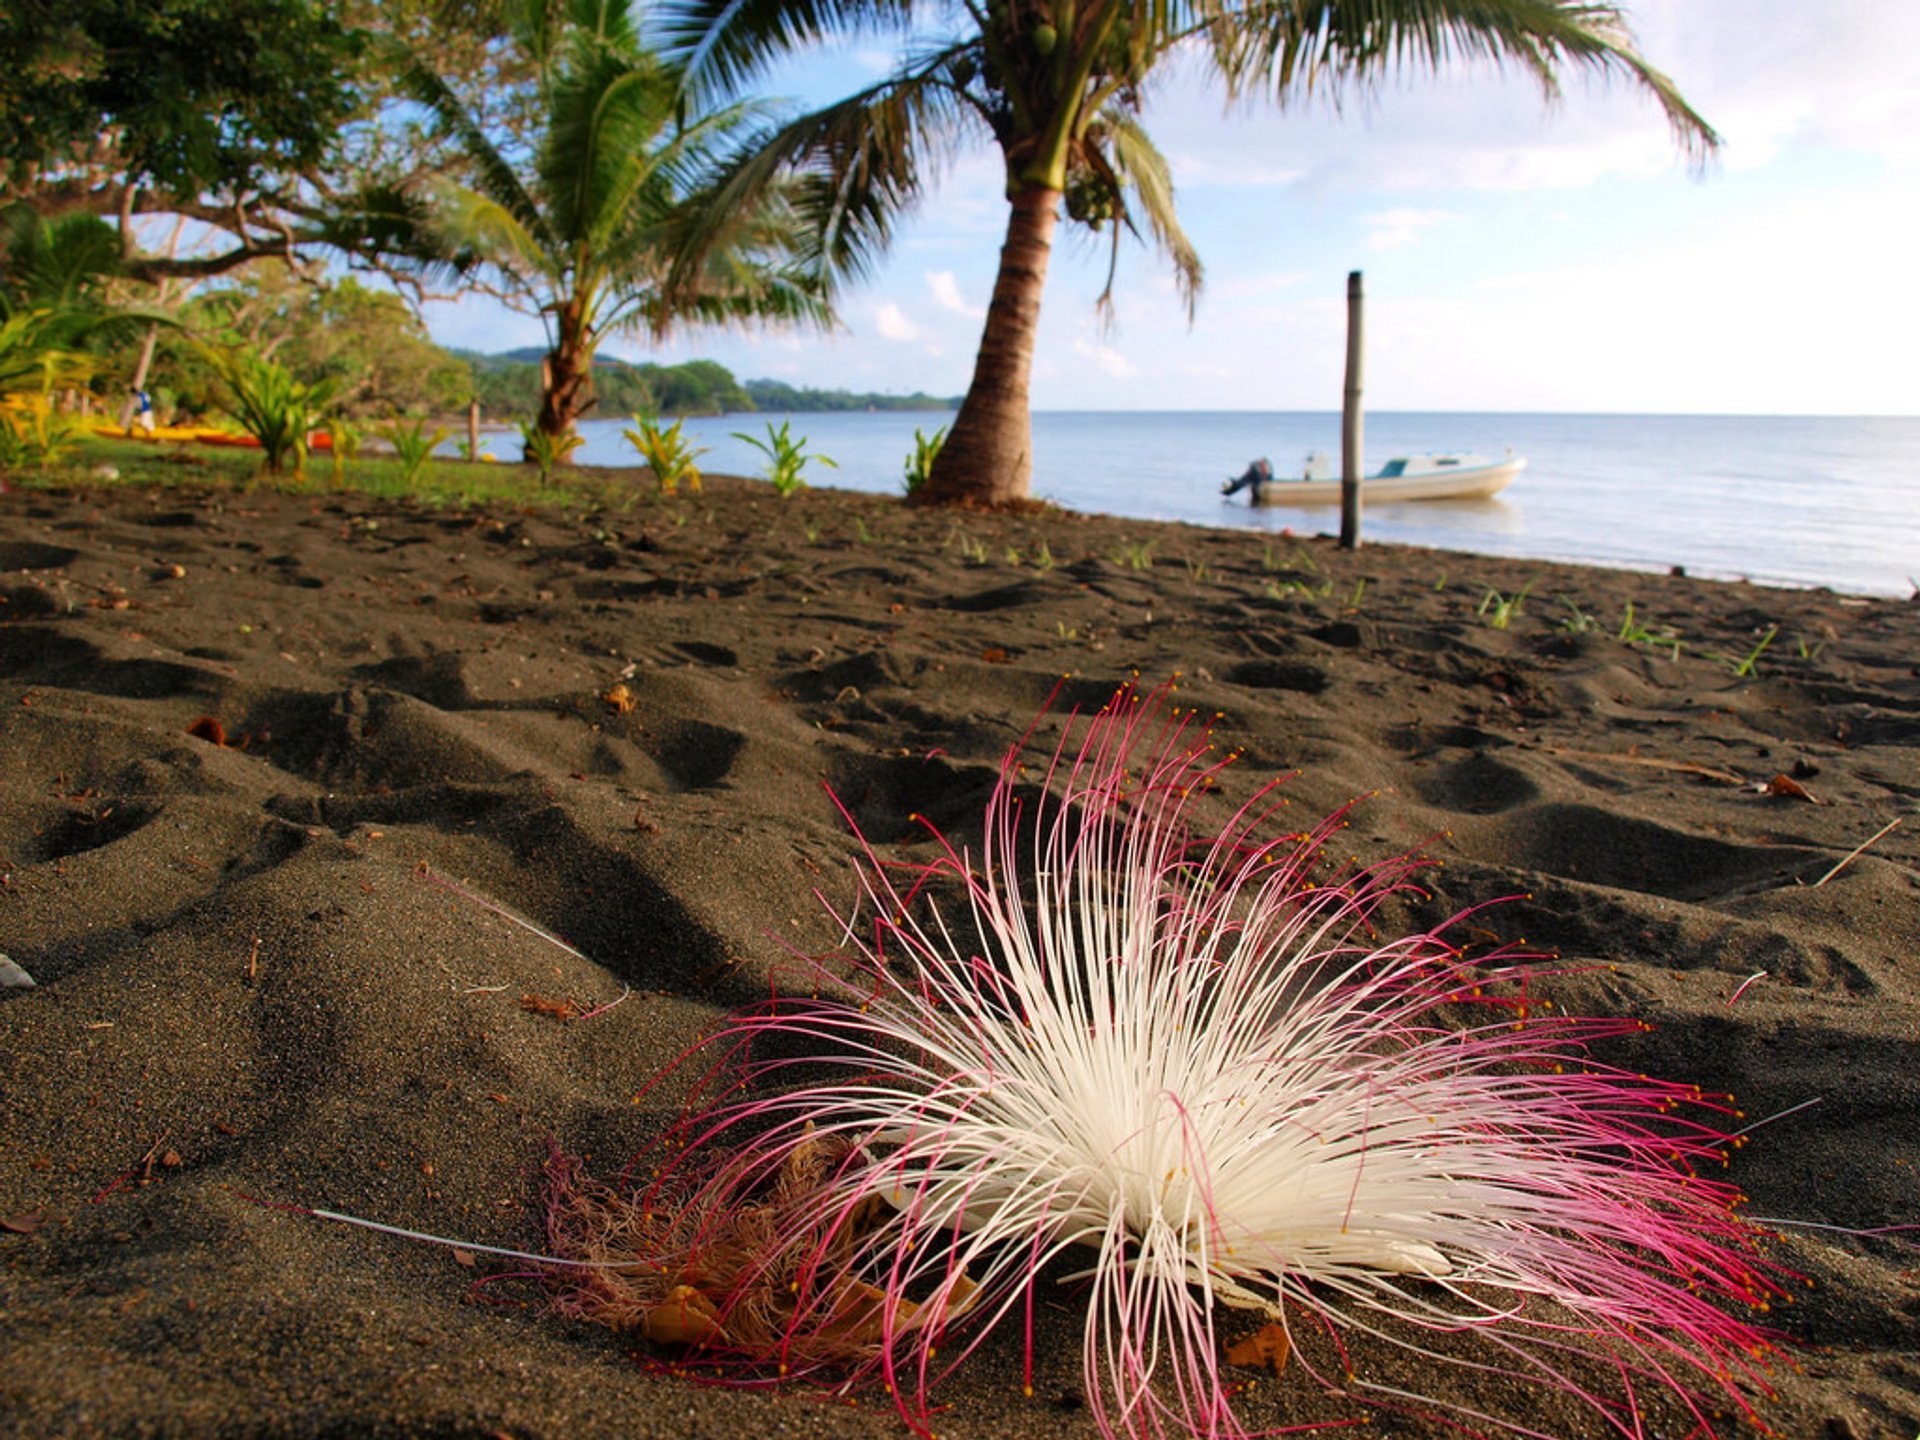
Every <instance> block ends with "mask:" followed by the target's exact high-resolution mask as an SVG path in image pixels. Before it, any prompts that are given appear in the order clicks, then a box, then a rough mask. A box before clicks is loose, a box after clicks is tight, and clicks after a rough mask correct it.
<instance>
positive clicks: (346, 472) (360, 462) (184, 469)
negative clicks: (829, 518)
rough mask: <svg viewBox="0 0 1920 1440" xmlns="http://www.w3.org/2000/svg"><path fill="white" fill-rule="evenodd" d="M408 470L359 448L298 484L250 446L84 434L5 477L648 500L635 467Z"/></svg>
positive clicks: (571, 501) (425, 500)
mask: <svg viewBox="0 0 1920 1440" xmlns="http://www.w3.org/2000/svg"><path fill="white" fill-rule="evenodd" d="M407 471H408V467H407V465H406V463H405V462H404V461H403V460H402V459H401V458H400V457H398V456H395V455H384V454H382V455H369V454H366V453H365V452H361V453H360V454H358V455H356V456H354V457H353V458H352V459H346V458H344V457H342V461H341V463H340V464H339V465H338V466H332V465H329V466H325V467H319V466H316V467H313V469H312V470H310V472H309V473H308V475H307V476H306V477H305V478H304V479H302V478H301V477H299V476H298V475H296V474H294V473H293V472H291V471H286V472H282V473H280V474H274V473H273V472H271V471H267V470H265V469H264V468H263V467H262V465H261V456H260V452H259V451H257V450H245V449H237V448H236V449H226V448H221V447H218V446H211V445H199V444H195V443H193V442H190V441H160V442H153V441H145V440H127V439H121V438H118V437H115V436H107V435H92V436H87V437H85V438H84V439H82V440H81V441H80V442H79V444H78V446H77V447H76V448H75V450H74V452H73V454H72V455H71V456H70V457H69V458H68V459H67V460H66V461H64V462H62V463H57V464H52V465H45V466H39V467H34V468H16V469H14V470H12V471H11V472H10V473H9V474H8V477H7V478H8V480H9V481H10V483H12V484H14V485H16V486H18V487H20V488H21V489H34V488H68V487H78V486H98V485H119V486H128V487H136V488H138V487H145V488H152V489H159V490H165V489H173V488H178V487H180V486H183V485H193V486H200V487H205V488H208V489H213V490H225V491H231V492H233V493H236V494H244V493H247V492H250V491H260V490H275V491H280V492H282V493H285V494H291V495H345V494H360V495H371V496H376V497H378V498H380V499H386V500H398V499H407V500H412V501H414V502H416V503H418V504H422V505H429V506H450V507H458V508H466V507H470V506H478V505H492V504H499V505H510V506H514V507H516V508H520V509H528V508H532V509H540V510H556V511H562V512H565V511H579V510H589V509H592V510H599V509H628V508H631V507H632V506H634V505H636V504H639V503H642V502H645V501H647V500H649V499H650V498H652V497H650V496H649V495H648V494H647V493H646V492H645V491H644V490H642V489H641V488H640V485H639V483H638V477H639V476H641V475H643V474H644V473H645V472H643V471H621V470H614V469H601V468H599V467H592V468H588V467H580V468H575V467H571V466H560V467H556V469H555V470H554V473H553V480H552V482H551V483H550V484H547V485H542V483H541V480H540V472H539V469H538V468H537V467H536V466H533V465H515V464H509V463H505V462H491V461H478V462H476V461H471V460H454V459H446V458H442V457H440V456H437V455H436V456H435V457H434V459H433V463H432V464H431V465H430V466H427V467H425V468H424V469H423V470H421V471H419V472H418V473H416V474H414V475H412V476H411V477H409V475H408V473H407Z"/></svg>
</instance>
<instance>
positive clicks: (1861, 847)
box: [1813, 815, 1906, 890]
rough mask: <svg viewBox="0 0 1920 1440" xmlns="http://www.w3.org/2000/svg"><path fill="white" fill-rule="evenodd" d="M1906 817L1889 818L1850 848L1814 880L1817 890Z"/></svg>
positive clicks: (1895, 827) (1814, 886)
mask: <svg viewBox="0 0 1920 1440" xmlns="http://www.w3.org/2000/svg"><path fill="white" fill-rule="evenodd" d="M1904 819H1906V816H1904V815H1896V816H1894V817H1893V819H1891V820H1889V821H1888V822H1887V823H1886V824H1884V825H1882V826H1881V827H1880V828H1879V829H1878V830H1876V831H1874V832H1873V834H1871V835H1869V836H1868V837H1867V838H1866V839H1864V840H1862V841H1861V842H1860V843H1859V844H1858V845H1856V846H1854V847H1853V849H1851V850H1849V851H1848V852H1847V853H1846V854H1845V855H1843V856H1841V857H1840V863H1839V864H1837V865H1835V866H1834V867H1833V868H1832V869H1831V870H1829V871H1827V873H1826V874H1824V875H1822V876H1821V877H1820V878H1819V879H1818V880H1816V881H1814V882H1813V888H1814V889H1815V890H1818V889H1819V888H1820V887H1821V886H1822V885H1824V884H1826V883H1827V881H1829V880H1831V879H1833V877H1834V876H1836V875H1838V874H1839V873H1840V872H1841V871H1842V870H1844V869H1846V868H1847V866H1849V865H1851V864H1852V863H1853V862H1854V861H1856V860H1858V859H1859V858H1860V857H1861V856H1862V855H1864V854H1865V853H1866V851H1867V847H1868V846H1869V845H1871V844H1873V842H1874V841H1876V840H1878V839H1879V838H1880V837H1881V836H1882V835H1885V834H1887V833H1888V832H1889V831H1892V830H1895V829H1897V828H1898V827H1899V825H1900V822H1901V821H1902V820H1904Z"/></svg>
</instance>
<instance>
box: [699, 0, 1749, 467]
mask: <svg viewBox="0 0 1920 1440" xmlns="http://www.w3.org/2000/svg"><path fill="white" fill-rule="evenodd" d="M668 9H669V11H670V15H669V17H668V18H667V20H666V22H665V26H664V31H665V33H666V35H667V36H668V37H669V38H668V48H669V51H670V53H674V54H676V55H678V56H679V57H681V59H682V61H683V63H685V64H686V66H687V67H688V72H689V74H690V76H691V77H692V78H693V80H694V81H695V83H697V84H701V85H710V86H713V87H716V88H717V89H718V90H720V91H721V92H725V91H727V90H730V89H732V88H734V87H737V86H740V85H742V84H743V83H745V82H746V81H748V80H749V79H750V78H751V77H753V76H754V75H756V74H758V73H759V72H760V71H761V70H763V69H764V68H765V67H766V66H768V65H769V64H770V63H771V62H772V61H774V60H775V59H776V58H778V57H780V56H782V55H784V54H785V53H787V52H788V51H791V50H793V49H796V48H798V47H800V46H802V45H805V44H809V43H812V42H815V41H818V40H820V39H822V38H825V37H829V36H844V35H848V34H852V33H856V32H863V31H869V30H874V29H879V30H883V31H891V32H892V33H894V34H896V35H897V36H899V37H900V39H901V41H902V46H903V52H904V53H905V55H906V58H905V59H903V60H902V61H901V62H900V63H899V64H898V65H897V66H896V68H895V69H894V70H893V72H892V73H891V74H889V75H887V76H886V77H885V78H884V79H882V80H880V81H879V82H878V83H876V84H874V85H871V86H868V87H866V88H865V89H862V90H860V91H858V92H857V93H855V94H853V95H849V96H847V97H846V98H845V99H843V100H840V101H838V102H836V103H834V104H831V105H828V106H826V107H824V108H822V109H819V110H816V111H813V112H812V113H810V114H807V115H804V116H801V117H799V118H798V119H795V120H793V121H791V122H789V123H787V124H786V125H785V126H783V127H782V128H781V129H780V130H779V131H778V132H777V133H776V134H774V135H772V136H771V137H769V139H768V140H767V141H766V142H765V145H764V148H762V149H760V150H759V152H758V154H757V156H756V158H755V159H754V160H753V161H752V162H751V163H750V164H748V165H746V166H744V167H743V168H742V169H741V171H740V172H739V173H737V174H736V175H735V176H734V177H733V181H732V185H731V188H730V190H729V194H730V196H731V197H732V199H733V201H734V203H744V202H745V201H746V200H747V199H748V198H749V197H750V196H751V195H752V194H753V193H755V190H756V188H757V187H760V186H764V185H766V184H768V183H770V182H771V180H772V178H773V177H774V176H775V175H776V174H778V173H780V170H779V167H780V166H782V165H792V164H795V163H805V164H806V165H807V166H809V167H810V174H811V176H812V180H813V204H812V207H811V212H810V215H811V218H813V219H814V220H815V221H816V222H817V223H819V224H821V225H822V226H823V227H824V230H823V235H822V237H821V240H820V242H819V246H818V254H817V256H816V258H817V260H819V261H820V262H821V263H826V264H836V265H840V266H842V267H843V268H844V269H845V270H847V271H850V272H857V271H859V270H862V269H865V268H867V267H869V266H870V265H871V264H872V263H873V261H874V260H875V258H876V257H877V256H878V255H879V254H880V253H881V252H882V251H883V250H884V249H885V246H886V243H887V240H888V236H889V231H890V228H891V224H892V221H893V219H894V218H895V216H896V215H897V214H898V213H899V212H900V211H901V210H902V209H904V208H905V207H907V206H908V205H910V204H911V203H912V202H913V201H914V200H915V199H916V198H918V196H919V195H920V193H921V190H922V187H923V183H924V177H925V175H926V174H927V173H928V171H930V170H931V169H933V168H936V166H937V162H938V161H939V160H940V159H942V158H944V156H945V155H946V154H947V153H948V152H949V151H950V150H951V149H952V148H953V147H955V146H957V145H959V144H960V143H963V142H964V141H966V140H968V139H971V138H978V137H985V138H987V139H990V140H991V141H992V142H993V143H994V144H995V145H996V146H997V147H998V148H999V150H1000V153H1001V157H1002V159H1003V161H1004V163H1005V166H1006V187H1007V200H1008V217H1007V230H1006V241H1005V244H1004V245H1003V247H1002V249H1001V252H1000V269H999V275H998V278H997V279H996V281H995V283H994V287H993V296H992V299H991V301H990V302H989V304H988V307H987V316H986V324H985V328H984V330H983V332H982V334H981V339H980V348H979V352H978V355H977V357H976V359H975V362H974V371H973V381H972V384H971V385H970V386H969V388H968V390H967V394H966V398H965V400H964V401H963V402H962V404H961V407H960V413H959V415H958V416H956V417H955V420H954V423H953V428H952V431H951V433H950V434H949V435H948V437H947V441H946V444H945V445H944V446H943V447H942V448H941V451H940V455H939V458H938V459H937V460H936V461H935V463H934V467H933V472H932V474H931V475H930V477H929V478H928V481H927V483H926V485H925V486H924V488H923V492H922V493H923V495H924V497H925V498H926V499H928V500H931V501H935V502H947V503H966V504H976V505H982V504H984V505H1007V504H1018V503H1020V502H1021V501H1023V500H1025V498H1026V496H1027V494H1028V488H1029V482H1030V479H1031V475H1032V468H1033V467H1032V449H1031V439H1030V433H1031V421H1030V414H1029V409H1028V398H1027V393H1028V382H1029V378H1030V376H1031V374H1032V369H1033V354H1034V344H1035V338H1036V335H1037V332H1038V324H1039V317H1040V302H1041V296H1042V292H1043V291H1044V289H1045V286H1046V277H1047V262H1048V258H1049V255H1050V252H1051V249H1052V244H1053V237H1054V232H1055V229H1056V227H1057V226H1058V224H1059V221H1060V216H1061V213H1062V211H1063V210H1064V211H1065V214H1066V216H1067V218H1068V219H1069V220H1070V221H1073V222H1076V223H1080V224H1084V225H1087V226H1090V227H1092V228H1094V229H1096V230H1097V229H1099V228H1101V227H1102V226H1103V225H1105V224H1107V223H1112V224H1113V225H1114V226H1115V231H1114V238H1115V240H1116V241H1117V239H1118V236H1119V233H1120V232H1121V230H1125V231H1127V232H1129V233H1132V234H1136V235H1143V236H1144V237H1145V238H1148V239H1150V240H1151V242H1152V243H1153V244H1154V245H1155V246H1156V247H1157V248H1159V249H1160V250H1161V251H1163V252H1164V253H1165V254H1166V255H1167V256H1168V257H1169V258H1170V259H1171V261H1172V263H1173V265H1174V270H1175V274H1176V277H1177V279H1178V281H1179V284H1180V287H1181V289H1182V291H1183V292H1184V294H1185V296H1186V298H1187V302H1188V305H1189V310H1190V311H1191V306H1192V303H1193V300H1194V297H1195V295H1196V293H1197V291H1198V288H1199V285H1200V280H1201V270H1200V262H1199V259H1198V257H1197V256H1196V255H1195V254H1194V252H1193V248H1192V246H1191V245H1190V244H1189V243H1188V242H1187V239H1186V237H1185V236H1184V235H1183V234H1182V233H1181V230H1180V226H1179V222H1178V219H1177V217H1176V215H1175V212H1174V207H1173V186H1172V183H1171V177H1170V175H1169V172H1168V168H1167V165H1166V162H1165V160H1164V159H1163V158H1162V157H1161V155H1160V154H1159V152H1158V151H1157V150H1156V149H1155V148H1154V147H1153V144H1152V142H1151V141H1150V139H1149V138H1148V136H1147V134H1146V132H1145V131H1144V130H1143V129H1142V128H1141V125H1140V123H1139V116H1140V113H1141V110H1142V100H1143V96H1144V94H1145V91H1146V88H1147V86H1148V83H1149V81H1150V80H1151V79H1152V77H1153V75H1154V72H1155V71H1156V69H1158V68H1159V67H1160V65H1161V64H1162V62H1163V61H1166V60H1167V59H1169V58H1170V57H1171V56H1173V55H1174V54H1175V53H1176V52H1179V53H1182V54H1191V55H1193V56H1195V57H1196V58H1203V59H1204V60H1205V62H1206V63H1207V64H1208V65H1209V66H1210V68H1211V70H1212V73H1213V74H1214V75H1215V76H1216V78H1218V79H1219V80H1220V81H1221V82H1222V84H1223V85H1224V87H1225V89H1226V92H1227V94H1228V95H1229V96H1230V97H1234V98H1239V97H1248V96H1257V95H1261V94H1263V93H1264V94H1266V95H1267V96H1268V97H1269V98H1271V99H1272V100H1274V101H1276V102H1278V103H1280V104H1283V105H1284V104H1286V103H1288V102H1289V101H1292V100H1294V99H1297V98H1299V97H1300V96H1302V95H1303V94H1305V93H1306V92H1308V91H1313V90H1328V91H1333V92H1335V93H1338V92H1339V91H1340V90H1341V89H1343V88H1346V87H1352V86H1362V87H1364V86H1366V85H1369V84H1371V83H1373V82H1375V81H1377V80H1378V79H1379V78H1381V77H1383V76H1384V75H1386V74H1389V73H1391V72H1394V71H1397V70H1407V69H1436V70H1437V69H1439V68H1441V66H1442V65H1444V64H1446V63H1448V62H1452V61H1455V60H1461V59H1466V60H1477V59H1486V60H1492V61H1494V62H1496V63H1503V64H1511V65H1517V66H1518V67H1519V68H1520V69H1522V70H1523V71H1525V72H1527V73H1529V74H1531V75H1532V76H1533V77H1534V78H1535V79H1536V80H1537V81H1538V82H1539V84H1540V85H1541V87H1542V89H1543V91H1544V92H1545V93H1546V94H1547V95H1548V96H1549V97H1551V96H1553V95H1554V94H1556V93H1557V90H1558V86H1559V78H1560V73H1561V71H1562V70H1563V69H1565V68H1569V67H1578V68H1581V69H1584V70H1589V71H1594V72H1598V73H1601V74H1606V75H1616V76H1624V77H1625V78H1626V79H1628V80H1629V81H1631V82H1632V83H1633V84H1635V85H1636V86H1638V87H1639V88H1641V89H1642V90H1644V91H1646V92H1647V93H1648V94H1650V95H1651V96H1652V97H1653V98H1654V99H1655V101H1656V102H1657V103H1658V104H1659V105H1660V107H1661V109H1662V110H1663V111H1664V112H1665V114H1666V117H1667V120H1668V121H1669V123H1670V124H1671V126H1672V128H1673V130H1674V132H1675V134H1676V135H1677V136H1678V138H1679V140H1680V142H1681V143H1682V144H1683V145H1684V146H1686V147H1687V148H1688V149H1689V150H1690V151H1692V152H1693V153H1694V154H1696V155H1701V154H1704V153H1705V152H1706V151H1708V150H1710V149H1711V148H1712V147H1713V146H1714V145H1715V144H1716V143H1717V137H1716V136H1715V135H1714V133H1713V131H1712V129H1711V128H1710V127H1709V126H1708V125H1707V123H1706V122H1705V121H1704V120H1702V119H1701V118H1700V116H1699V115H1697V114H1696V113H1695V112H1694V110H1693V109H1692V107H1691V106H1689V105H1688V104H1687V103H1686V101H1685V100H1684V99H1682V98H1681V96H1680V93H1679V92H1678V90H1676V89H1675V88H1674V85H1673V83H1672V82H1671V81H1669V80H1668V79H1667V78H1666V77H1665V76H1664V75H1662V74H1661V73H1660V72H1659V71H1658V70H1655V69H1654V68H1653V67H1652V66H1651V65H1650V64H1648V63H1647V61H1646V60H1644V59H1643V58H1642V57H1641V56H1640V54H1639V53H1638V51H1637V50H1636V48H1635V46H1634V42H1633V37H1632V35H1631V34H1630V32H1629V31H1628V29H1627V26H1626V21H1625V18H1624V16H1623V14H1622V13H1621V8H1620V7H1619V6H1618V5H1614V4H1607V3H1598V0H1238V3H1224V0H1185V3H1182V0H965V3H964V4H949V5H944V6H940V7H929V6H928V5H926V4H925V3H922V4H918V5H916V4H914V3H913V0H839V3H834V0H680V3H676V4H672V5H670V6H669V7H668ZM930 9H938V11H939V13H940V14H941V15H942V16H944V17H946V18H947V19H948V20H950V21H951V22H952V28H951V31H950V33H949V34H947V35H946V36H944V37H933V38H929V35H928V33H927V15H928V12H929V10H930ZM1110 288H1111V275H1110V276H1109V289H1110ZM1102 298H1103V301H1104V299H1105V298H1106V297H1104V296H1103V297H1102Z"/></svg>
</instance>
